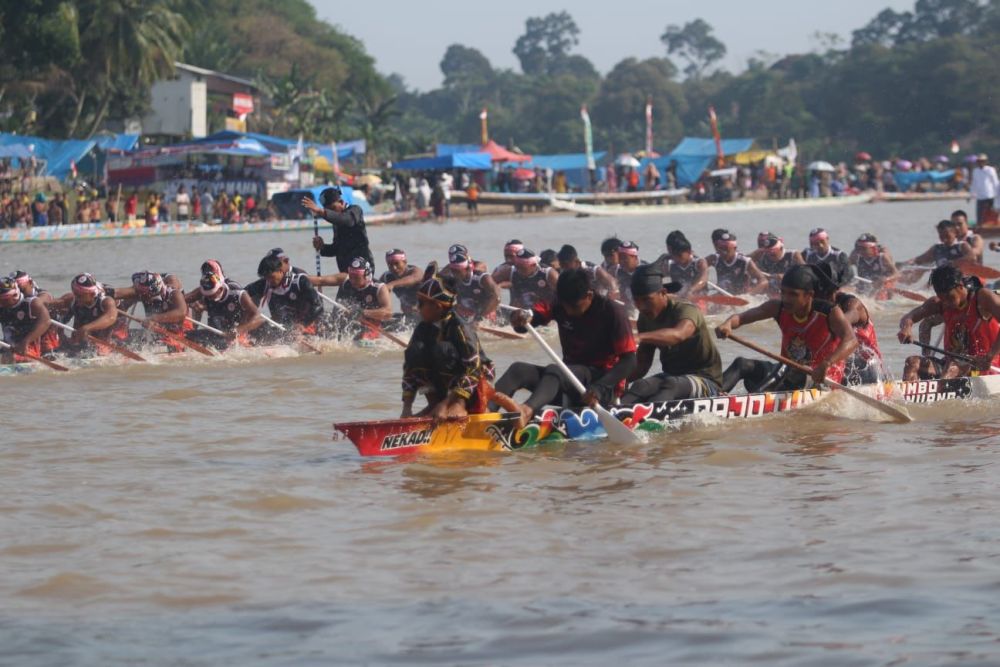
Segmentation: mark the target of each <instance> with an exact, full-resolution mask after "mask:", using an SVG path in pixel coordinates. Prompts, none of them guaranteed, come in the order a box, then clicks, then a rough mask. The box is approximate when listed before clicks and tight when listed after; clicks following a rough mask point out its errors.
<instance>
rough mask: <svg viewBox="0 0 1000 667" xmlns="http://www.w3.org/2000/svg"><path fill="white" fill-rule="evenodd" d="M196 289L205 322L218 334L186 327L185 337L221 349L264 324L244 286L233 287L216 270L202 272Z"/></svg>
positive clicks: (243, 337) (244, 337) (244, 338)
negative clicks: (204, 313) (205, 318)
mask: <svg viewBox="0 0 1000 667" xmlns="http://www.w3.org/2000/svg"><path fill="white" fill-rule="evenodd" d="M198 291H199V292H200V293H201V307H202V308H203V309H204V311H205V312H206V313H207V314H208V320H207V322H206V324H208V326H210V327H212V329H217V330H218V331H221V332H222V334H219V333H218V331H212V330H210V329H207V328H199V329H194V330H192V331H188V332H187V333H186V334H185V335H186V337H187V338H189V339H191V340H193V341H195V342H198V343H201V344H203V345H208V346H211V347H214V348H216V349H218V350H225V349H226V348H228V347H229V346H230V345H232V344H233V342H234V341H236V340H238V339H243V340H246V337H247V335H248V334H250V332H252V331H255V330H257V329H259V328H260V327H261V325H263V324H264V318H262V317H261V316H260V312H259V311H258V310H257V305H256V304H255V303H254V302H253V299H251V298H250V295H249V294H247V292H246V290H244V289H242V288H240V287H233V286H232V285H231V284H230V283H229V282H228V281H227V280H225V278H221V277H220V276H219V275H218V274H216V273H211V272H210V273H205V274H204V275H202V277H201V280H200V281H199V283H198Z"/></svg>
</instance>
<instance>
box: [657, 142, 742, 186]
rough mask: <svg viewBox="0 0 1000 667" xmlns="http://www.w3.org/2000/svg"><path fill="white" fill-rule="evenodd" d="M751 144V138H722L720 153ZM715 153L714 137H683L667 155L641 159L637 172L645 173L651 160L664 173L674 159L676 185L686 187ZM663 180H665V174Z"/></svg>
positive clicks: (710, 161)
mask: <svg viewBox="0 0 1000 667" xmlns="http://www.w3.org/2000/svg"><path fill="white" fill-rule="evenodd" d="M751 146H753V139H723V140H722V154H723V155H736V154H737V153H742V152H744V151H748V150H750V147H751ZM716 155H717V152H716V148H715V140H714V139H704V138H698V137H684V138H683V139H681V142H680V143H679V144H677V146H676V147H675V148H674V150H672V151H671V152H670V154H669V155H664V156H662V157H658V158H655V159H649V158H647V159H645V160H643V161H642V164H641V166H640V167H639V173H640V174H643V173H645V169H646V165H647V164H649V163H650V162H652V163H654V164H655V165H656V168H657V169H659V170H660V173H661V174H664V173H665V171H666V169H667V166H669V165H670V162H671V161H672V160H676V161H677V185H678V187H687V186H689V185H691V184H692V183H694V182H696V181H697V180H698V179H699V178H701V174H702V172H704V171H705V169H706V168H707V167H708V166H709V165H710V164H711V163H712V160H713V159H715V157H716ZM663 180H664V181H665V180H666V176H665V175H664V177H663Z"/></svg>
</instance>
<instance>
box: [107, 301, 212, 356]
mask: <svg viewBox="0 0 1000 667" xmlns="http://www.w3.org/2000/svg"><path fill="white" fill-rule="evenodd" d="M119 312H121V311H119ZM121 314H122V315H124V316H125V317H126V318H127V319H130V320H132V321H133V322H138V323H139V324H141V325H142V326H144V327H146V328H148V329H149V330H150V331H152V332H153V333H156V334H158V335H160V336H163V337H164V338H165V339H167V340H169V341H170V342H172V343H175V344H177V345H180V346H182V347H187V348H190V349H192V350H194V351H195V352H198V353H199V354H204V355H205V356H206V357H214V356H215V353H214V352H212V351H211V350H210V349H208V348H207V347H205V346H204V345H201V344H199V343H195V342H194V341H192V340H188V339H187V338H185V337H184V336H182V335H180V334H177V333H174V332H173V331H170V330H169V329H167V328H166V327H163V326H162V325H160V324H157V323H156V322H153V321H151V320H142V319H139V318H138V317H133V316H132V315H129V314H128V313H121Z"/></svg>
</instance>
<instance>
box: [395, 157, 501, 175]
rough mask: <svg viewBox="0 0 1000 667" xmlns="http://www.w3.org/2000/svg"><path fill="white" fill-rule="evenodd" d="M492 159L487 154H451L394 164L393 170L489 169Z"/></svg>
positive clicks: (401, 161)
mask: <svg viewBox="0 0 1000 667" xmlns="http://www.w3.org/2000/svg"><path fill="white" fill-rule="evenodd" d="M492 166H493V162H492V158H491V156H490V154H489V153H452V154H450V155H439V156H436V157H418V158H414V159H412V160H400V161H399V162H394V163H393V165H392V168H393V169H399V170H407V169H414V170H420V169H426V170H428V171H433V170H435V169H491V168H492Z"/></svg>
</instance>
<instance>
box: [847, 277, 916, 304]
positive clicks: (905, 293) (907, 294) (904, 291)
mask: <svg viewBox="0 0 1000 667" xmlns="http://www.w3.org/2000/svg"><path fill="white" fill-rule="evenodd" d="M854 279H855V280H857V281H858V282H862V283H865V284H866V285H874V284H875V281H874V280H869V279H868V278H862V277H861V276H854ZM885 289H886V290H888V291H890V292H895V293H896V294H898V295H899V296H903V297H906V298H907V299H913V300H914V301H919V302H920V303H923V302H924V301H926V300H927V297H925V296H924V295H923V294H920V293H919V292H911V291H910V290H908V289H901V288H899V287H889V286H886V287H885Z"/></svg>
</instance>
